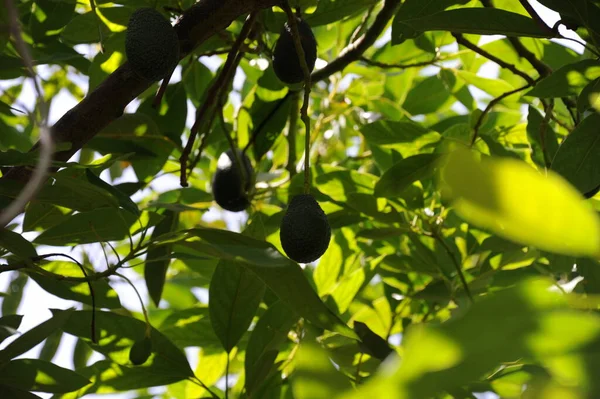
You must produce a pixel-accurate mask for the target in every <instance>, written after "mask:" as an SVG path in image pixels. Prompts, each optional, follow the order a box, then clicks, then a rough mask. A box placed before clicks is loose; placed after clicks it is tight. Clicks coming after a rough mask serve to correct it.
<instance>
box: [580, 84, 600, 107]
mask: <svg viewBox="0 0 600 399" xmlns="http://www.w3.org/2000/svg"><path fill="white" fill-rule="evenodd" d="M590 109H592V110H596V112H598V111H600V78H598V79H596V80H594V81H592V82H590V83H588V85H587V86H585V87H584V88H583V90H582V91H581V94H580V95H579V97H578V99H577V110H578V111H579V112H581V113H583V112H585V111H587V110H590Z"/></svg>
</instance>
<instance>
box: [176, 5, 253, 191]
mask: <svg viewBox="0 0 600 399" xmlns="http://www.w3.org/2000/svg"><path fill="white" fill-rule="evenodd" d="M256 16H257V13H256V12H253V13H251V14H250V15H249V16H248V18H247V19H246V22H245V23H244V26H243V27H242V31H241V32H240V34H239V36H238V38H237V40H236V41H235V43H234V45H233V47H232V48H231V51H230V52H229V54H228V55H227V59H226V61H225V64H224V65H223V68H222V69H221V72H220V73H219V76H218V77H217V78H216V79H215V81H214V82H213V84H212V85H211V86H210V88H209V89H208V93H207V95H206V99H205V101H204V103H202V106H201V107H200V108H199V109H198V111H197V113H196V121H195V122H194V125H193V126H192V129H191V131H190V137H189V139H188V142H187V144H186V146H185V148H184V150H183V153H182V154H181V157H180V158H179V163H180V165H181V171H180V184H181V186H182V187H187V186H188V182H187V168H188V160H189V156H190V153H191V152H192V149H193V147H194V142H195V141H196V137H197V136H198V131H199V130H200V127H201V124H202V122H203V120H204V117H205V115H206V113H207V112H208V110H209V109H210V108H212V107H213V106H215V105H217V106H218V104H219V99H220V96H221V93H222V91H223V90H224V89H225V87H226V84H225V83H226V82H227V77H228V76H233V73H232V72H233V70H235V68H236V66H237V64H236V60H237V59H238V53H239V52H240V48H241V46H242V44H243V43H244V40H246V38H247V37H248V35H249V34H250V30H251V29H252V26H253V25H254V21H255V20H256ZM237 63H239V60H238V61H237ZM208 128H210V126H209V127H208ZM206 134H208V129H207V133H206Z"/></svg>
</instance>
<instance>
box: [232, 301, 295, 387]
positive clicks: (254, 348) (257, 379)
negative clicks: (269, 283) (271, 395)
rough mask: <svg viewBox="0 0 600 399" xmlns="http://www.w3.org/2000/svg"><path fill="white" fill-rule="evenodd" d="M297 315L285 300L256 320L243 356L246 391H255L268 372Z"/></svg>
mask: <svg viewBox="0 0 600 399" xmlns="http://www.w3.org/2000/svg"><path fill="white" fill-rule="evenodd" d="M299 317H300V316H298V314H297V313H295V312H294V311H293V310H292V309H291V308H290V307H289V306H288V305H287V304H286V303H285V302H283V301H277V302H275V303H273V304H271V305H270V306H269V308H268V309H267V311H266V312H265V313H263V315H262V316H261V317H260V319H258V322H257V323H256V326H255V327H254V330H252V334H251V335H250V340H249V341H248V346H247V348H246V356H245V358H244V371H245V373H246V378H245V382H244V383H245V386H246V390H247V391H248V394H251V393H252V392H255V391H256V390H257V389H258V388H259V387H260V386H261V384H262V382H263V381H264V380H265V379H266V378H267V376H268V375H269V373H270V371H271V369H272V367H273V364H274V363H275V358H276V357H277V354H278V353H279V350H280V349H281V347H282V346H283V344H284V343H285V342H286V340H287V335H288V331H289V330H290V328H292V326H293V325H294V323H296V322H297V321H298V319H299Z"/></svg>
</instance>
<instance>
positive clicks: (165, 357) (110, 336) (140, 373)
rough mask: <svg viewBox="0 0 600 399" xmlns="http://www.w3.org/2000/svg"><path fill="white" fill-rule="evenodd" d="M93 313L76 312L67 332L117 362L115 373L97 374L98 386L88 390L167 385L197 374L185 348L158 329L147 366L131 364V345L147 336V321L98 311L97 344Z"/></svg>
mask: <svg viewBox="0 0 600 399" xmlns="http://www.w3.org/2000/svg"><path fill="white" fill-rule="evenodd" d="M55 313H57V314H59V315H61V314H63V312H62V311H55ZM91 316H92V312H91V311H88V310H85V311H76V312H73V313H71V314H70V316H69V317H68V318H67V321H66V323H65V324H64V326H63V331H64V332H66V333H68V334H72V335H75V336H77V337H80V338H82V339H83V340H84V341H85V342H87V343H88V345H90V346H91V347H92V348H93V349H94V350H96V351H98V352H100V353H102V354H103V355H105V356H107V357H108V358H109V359H110V360H111V362H113V363H111V368H112V369H113V370H114V371H115V372H113V373H108V374H102V373H100V375H97V374H96V375H97V376H98V377H100V376H102V379H101V380H97V383H96V385H95V386H94V389H93V390H90V391H88V392H93V391H95V389H99V388H100V387H102V386H108V387H114V388H116V389H119V390H132V389H139V388H146V387H152V386H158V385H167V384H172V383H174V382H177V381H181V380H183V379H186V378H189V377H192V376H193V375H194V374H193V371H192V370H191V369H190V366H189V364H188V361H187V358H186V356H185V354H184V353H183V352H182V351H181V349H179V348H178V347H176V346H175V345H173V343H172V342H171V341H169V339H167V338H166V337H165V336H164V335H163V334H162V333H161V332H159V331H158V330H156V329H154V328H153V329H152V331H151V335H150V337H151V340H152V345H151V347H152V355H151V356H150V358H149V359H148V360H147V361H146V363H144V365H142V366H132V367H129V365H130V364H131V363H130V361H129V351H130V348H131V346H132V345H133V343H134V342H135V341H138V340H141V339H143V337H144V336H145V330H146V324H145V323H144V322H143V321H141V320H137V319H134V318H132V317H128V316H123V315H118V314H115V313H110V312H96V328H97V329H98V343H97V344H94V343H92V342H91V341H90V336H89V335H90V332H89V329H90V323H91V321H92V318H91ZM109 363H110V362H109ZM78 372H80V373H81V374H82V375H84V376H86V377H89V375H88V374H87V373H85V372H84V370H78Z"/></svg>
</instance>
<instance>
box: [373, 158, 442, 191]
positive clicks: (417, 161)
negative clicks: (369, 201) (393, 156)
mask: <svg viewBox="0 0 600 399" xmlns="http://www.w3.org/2000/svg"><path fill="white" fill-rule="evenodd" d="M439 158H440V155H439V154H419V155H413V156H412V157H408V158H405V159H403V160H401V161H400V162H398V163H396V164H395V165H394V166H392V167H391V168H390V169H389V170H387V171H386V172H385V173H384V174H383V176H381V178H380V179H379V181H378V182H377V184H376V185H375V196H376V197H387V198H393V197H397V196H399V195H401V194H402V192H403V191H404V190H405V189H406V187H408V186H409V185H411V184H412V183H414V182H415V181H417V180H422V179H425V178H427V177H429V176H430V175H431V174H433V171H434V168H435V165H436V162H437V160H438V159H439Z"/></svg>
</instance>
